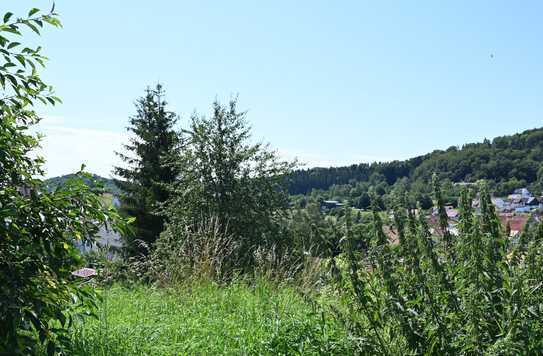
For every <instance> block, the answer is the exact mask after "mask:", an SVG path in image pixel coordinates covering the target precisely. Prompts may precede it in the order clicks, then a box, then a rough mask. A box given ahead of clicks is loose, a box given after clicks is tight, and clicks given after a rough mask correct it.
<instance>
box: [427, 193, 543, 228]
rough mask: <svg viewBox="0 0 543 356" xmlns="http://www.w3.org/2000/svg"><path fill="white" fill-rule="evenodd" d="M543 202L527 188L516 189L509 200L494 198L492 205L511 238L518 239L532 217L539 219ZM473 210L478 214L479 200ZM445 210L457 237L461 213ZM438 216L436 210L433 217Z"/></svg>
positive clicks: (447, 208) (474, 204) (475, 201)
mask: <svg viewBox="0 0 543 356" xmlns="http://www.w3.org/2000/svg"><path fill="white" fill-rule="evenodd" d="M542 202H543V198H542V197H535V196H534V195H533V194H532V193H531V192H530V191H529V190H528V189H526V188H519V189H515V191H514V192H513V193H512V194H509V195H508V196H507V198H492V204H493V205H494V207H495V208H496V212H497V214H498V217H499V219H500V222H501V224H502V226H503V227H504V229H505V231H507V232H508V233H509V236H510V237H516V236H517V235H518V234H519V233H520V232H521V231H522V230H523V229H524V227H525V226H526V223H527V222H528V220H529V219H530V217H531V216H534V217H535V218H536V219H539V215H540V213H541V212H542V211H543V203H542ZM473 208H474V209H475V211H476V212H477V210H478V209H480V207H479V200H478V199H475V200H474V201H473ZM445 209H446V212H447V217H448V218H449V231H450V232H451V233H452V234H453V235H457V234H458V228H457V223H458V219H459V215H460V213H459V211H458V209H456V208H454V207H452V206H446V207H445ZM436 215H437V211H436V209H435V208H434V209H433V211H432V216H436Z"/></svg>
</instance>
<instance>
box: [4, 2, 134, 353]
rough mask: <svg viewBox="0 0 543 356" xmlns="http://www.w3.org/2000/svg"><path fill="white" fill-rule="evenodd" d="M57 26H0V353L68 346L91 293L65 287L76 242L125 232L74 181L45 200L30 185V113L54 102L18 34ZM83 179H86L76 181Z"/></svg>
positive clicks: (33, 172)
mask: <svg viewBox="0 0 543 356" xmlns="http://www.w3.org/2000/svg"><path fill="white" fill-rule="evenodd" d="M45 23H48V24H51V25H54V26H57V27H58V26H59V25H60V23H59V21H58V19H57V17H56V14H55V13H54V11H53V10H51V12H50V13H48V14H45V15H39V10H37V9H32V10H31V11H30V12H29V14H28V18H14V17H13V14H12V13H6V14H5V15H4V17H3V23H2V24H0V47H1V48H0V52H1V53H2V57H1V58H2V59H3V61H2V62H0V86H1V93H0V286H1V288H0V353H1V354H10V355H12V354H32V353H35V352H37V350H38V349H41V350H43V351H44V352H46V353H47V354H53V353H55V352H58V351H60V350H62V349H65V348H66V347H68V346H69V341H70V340H69V338H68V331H67V330H68V328H69V326H70V325H71V324H72V323H73V321H74V318H75V317H76V316H77V315H79V314H80V313H83V312H84V313H88V312H90V310H91V308H92V304H93V302H94V299H93V293H92V291H91V290H89V289H88V288H86V287H82V286H79V285H78V284H77V283H76V282H75V281H73V280H71V279H70V274H71V272H72V271H73V270H74V269H75V268H76V267H77V266H79V265H80V257H79V254H78V251H77V249H76V248H75V247H74V241H75V240H81V241H91V240H92V239H93V236H94V234H95V232H96V231H97V229H98V226H99V225H101V224H106V225H108V226H111V227H113V228H116V229H119V230H120V231H124V225H123V224H122V223H121V221H120V220H119V219H118V216H117V215H116V213H115V212H114V211H108V210H107V209H105V208H104V207H103V206H102V204H101V202H100V198H99V197H98V196H97V195H96V194H94V193H93V192H91V191H90V188H89V187H88V186H87V185H85V184H84V183H83V181H82V180H81V179H78V180H71V181H69V182H67V183H66V184H65V185H64V186H62V187H59V188H58V189H56V190H54V191H52V192H50V191H48V190H47V189H45V186H44V184H43V182H42V181H40V180H39V179H37V178H35V177H37V176H40V175H41V174H42V173H43V172H42V169H41V163H42V160H41V159H40V158H33V157H32V155H30V154H29V153H30V152H31V151H32V150H33V149H35V148H36V147H37V146H38V144H39V138H38V137H35V136H33V135H32V134H30V133H28V129H29V127H30V126H31V125H33V124H35V123H37V122H38V121H39V118H38V117H37V115H36V113H35V112H34V111H33V108H32V106H33V105H34V103H35V102H36V101H39V102H43V103H44V104H56V103H57V102H59V100H58V98H56V97H55V96H54V95H53V94H52V90H51V89H50V88H49V87H48V86H47V85H45V84H44V83H43V82H42V81H41V79H40V78H39V76H38V67H37V66H36V63H37V64H39V65H43V62H44V60H45V57H43V55H41V50H40V48H36V49H30V48H28V47H25V46H24V45H22V44H21V43H19V42H16V41H15V40H14V39H13V38H17V39H19V38H20V37H21V31H22V28H23V27H27V28H29V29H30V30H32V31H33V32H36V33H38V34H39V33H40V30H41V28H42V26H43V25H44V24H45ZM80 176H82V177H84V178H85V179H91V177H90V176H89V175H85V174H84V173H81V174H80Z"/></svg>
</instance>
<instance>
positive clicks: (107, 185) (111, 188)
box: [45, 174, 120, 196]
mask: <svg viewBox="0 0 543 356" xmlns="http://www.w3.org/2000/svg"><path fill="white" fill-rule="evenodd" d="M74 177H75V174H65V175H62V176H59V177H53V178H49V179H46V180H45V185H46V187H47V189H48V190H54V189H56V188H57V187H58V186H60V185H62V184H64V182H66V181H67V180H68V179H70V178H74ZM92 178H93V179H94V180H95V181H97V182H99V183H100V184H102V185H103V187H104V190H105V192H106V193H111V194H113V195H115V196H118V195H119V194H120V190H119V188H118V187H117V186H116V185H115V182H114V181H113V179H110V178H104V177H101V176H99V175H97V174H93V175H92ZM85 183H87V185H90V186H91V187H92V186H93V185H94V183H92V182H91V181H90V180H88V179H85Z"/></svg>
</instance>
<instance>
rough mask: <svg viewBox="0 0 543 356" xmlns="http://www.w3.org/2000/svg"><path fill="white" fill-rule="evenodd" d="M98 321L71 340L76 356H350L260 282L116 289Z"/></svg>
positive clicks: (302, 306)
mask: <svg viewBox="0 0 543 356" xmlns="http://www.w3.org/2000/svg"><path fill="white" fill-rule="evenodd" d="M102 295H103V302H102V303H101V304H100V311H99V320H95V319H87V320H86V321H85V322H84V323H83V324H81V325H78V326H77V329H76V332H75V333H74V335H73V340H74V347H75V350H74V354H77V355H180V354H191V355H194V354H232V355H243V354H270V355H271V354H273V355H277V354H345V353H351V352H349V351H351V350H350V349H349V347H348V344H347V341H346V340H347V338H346V336H345V335H344V334H343V331H342V328H341V327H339V326H338V325H336V324H331V321H329V320H326V321H324V318H322V317H321V314H320V312H319V311H318V310H316V309H315V308H313V307H312V306H311V305H310V303H308V302H306V301H304V299H303V298H302V297H301V296H300V295H299V294H298V293H297V292H296V291H294V290H293V289H291V288H278V287H273V286H271V285H270V284H268V283H265V282H260V283H257V284H256V285H250V284H246V283H237V284H232V285H230V286H227V287H220V286H217V285H214V284H212V283H207V282H204V283H192V284H190V285H189V286H187V287H184V288H181V287H180V288H176V289H167V290H166V289H154V288H150V287H141V286H140V287H136V288H132V289H125V288H122V287H118V286H116V287H113V288H111V289H108V290H104V291H103V292H102Z"/></svg>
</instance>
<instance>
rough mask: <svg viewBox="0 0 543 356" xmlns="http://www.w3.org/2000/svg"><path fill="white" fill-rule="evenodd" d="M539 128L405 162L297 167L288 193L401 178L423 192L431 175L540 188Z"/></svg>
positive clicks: (542, 135) (542, 154)
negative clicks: (422, 187) (421, 188)
mask: <svg viewBox="0 0 543 356" xmlns="http://www.w3.org/2000/svg"><path fill="white" fill-rule="evenodd" d="M542 162H543V129H533V130H527V131H524V132H522V133H519V134H515V135H510V136H501V137H497V138H495V139H493V140H492V141H490V140H484V141H483V142H482V143H470V144H465V145H463V146H462V147H461V148H458V147H456V146H453V147H450V148H448V149H447V150H445V151H443V150H436V151H434V152H432V153H429V154H426V155H423V156H419V157H415V158H412V159H409V160H405V161H392V162H385V163H372V164H366V163H362V164H355V165H351V166H346V167H332V168H311V169H303V170H297V171H295V172H293V173H292V174H291V175H290V176H289V182H288V184H289V192H290V193H291V194H308V193H310V192H311V191H312V190H314V189H321V190H328V189H330V188H332V187H333V186H341V185H347V184H348V185H350V186H352V187H353V186H356V184H357V183H359V182H370V181H372V178H373V181H374V182H375V181H376V179H377V178H379V180H380V182H382V183H385V184H386V185H388V186H391V185H394V184H395V183H396V182H398V181H399V180H401V179H402V178H407V179H408V181H409V183H410V184H413V185H422V186H426V189H423V191H422V192H423V193H426V194H429V193H430V190H429V188H428V187H429V185H428V184H427V183H428V182H429V181H430V178H431V174H432V173H433V172H436V173H437V174H438V177H439V179H441V180H448V181H450V182H476V181H478V180H480V179H484V180H486V181H487V182H488V184H489V186H490V189H491V190H492V191H493V192H494V193H495V194H497V195H505V194H508V193H510V192H511V191H512V190H513V189H515V188H518V187H521V186H528V187H530V188H531V189H532V190H534V191H535V192H540V191H541V184H542V183H543V165H542Z"/></svg>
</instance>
